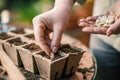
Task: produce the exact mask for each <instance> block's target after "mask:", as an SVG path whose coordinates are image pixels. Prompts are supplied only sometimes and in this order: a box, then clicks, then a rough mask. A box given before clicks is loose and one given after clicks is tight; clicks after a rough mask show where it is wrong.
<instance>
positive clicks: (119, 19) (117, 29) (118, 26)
mask: <svg viewBox="0 0 120 80" xmlns="http://www.w3.org/2000/svg"><path fill="white" fill-rule="evenodd" d="M110 12H112V13H114V14H115V15H116V17H115V22H114V23H113V24H112V25H111V26H110V27H109V28H106V27H96V26H95V25H94V23H95V21H96V19H97V18H98V17H99V16H102V15H109V14H110ZM102 15H99V16H90V17H87V18H86V19H81V20H80V21H79V26H80V27H83V29H82V31H84V32H88V33H94V34H104V35H107V36H110V35H111V34H120V0H118V1H117V2H116V3H115V4H113V5H112V7H111V8H110V9H109V10H108V11H107V12H106V13H104V14H102Z"/></svg>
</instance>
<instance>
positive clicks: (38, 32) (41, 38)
mask: <svg viewBox="0 0 120 80" xmlns="http://www.w3.org/2000/svg"><path fill="white" fill-rule="evenodd" d="M44 31H45V26H38V25H35V26H34V34H35V39H36V41H37V42H38V44H39V45H40V47H41V49H42V50H43V51H45V53H46V54H47V55H50V53H51V50H50V48H49V47H48V45H47V43H46V40H45V36H46V35H45V33H44Z"/></svg>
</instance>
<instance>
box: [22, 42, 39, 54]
mask: <svg viewBox="0 0 120 80" xmlns="http://www.w3.org/2000/svg"><path fill="white" fill-rule="evenodd" d="M23 48H25V49H28V50H30V51H31V52H37V51H40V50H41V49H40V46H38V45H36V44H35V43H31V44H29V45H26V46H24V47H23Z"/></svg>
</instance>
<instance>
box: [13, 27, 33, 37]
mask: <svg viewBox="0 0 120 80" xmlns="http://www.w3.org/2000/svg"><path fill="white" fill-rule="evenodd" d="M11 33H13V34H15V35H20V36H21V35H25V34H31V33H33V30H31V29H24V28H19V29H16V30H14V31H11Z"/></svg>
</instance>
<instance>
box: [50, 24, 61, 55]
mask: <svg viewBox="0 0 120 80" xmlns="http://www.w3.org/2000/svg"><path fill="white" fill-rule="evenodd" d="M62 34H63V27H62V26H61V25H60V24H55V25H54V26H53V37H52V43H51V50H52V52H53V53H56V52H57V50H58V48H59V46H60V41H61V37H62Z"/></svg>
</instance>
